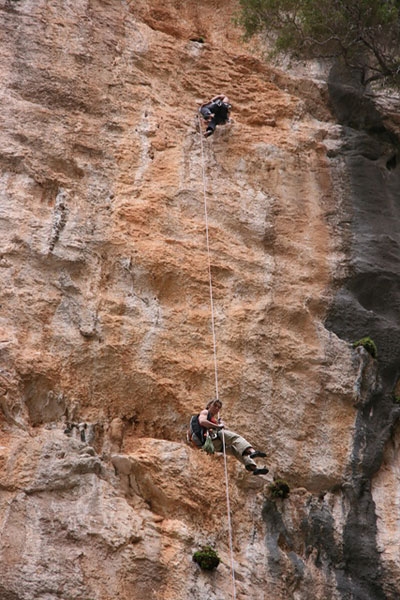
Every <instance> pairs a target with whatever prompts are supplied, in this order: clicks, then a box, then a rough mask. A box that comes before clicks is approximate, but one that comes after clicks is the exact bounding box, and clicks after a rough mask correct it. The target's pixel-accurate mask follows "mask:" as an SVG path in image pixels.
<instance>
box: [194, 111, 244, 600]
mask: <svg viewBox="0 0 400 600" xmlns="http://www.w3.org/2000/svg"><path fill="white" fill-rule="evenodd" d="M197 117H198V120H199V131H200V140H201V158H202V161H201V162H202V172H203V196H204V218H205V225H206V243H207V261H208V281H209V288H210V309H211V329H212V337H213V350H214V373H215V397H216V398H219V393H218V362H217V338H216V335H215V319H214V300H213V288H212V276H211V254H210V237H209V233H208V210H207V186H206V172H205V160H204V144H203V134H202V131H201V120H200V115H199V114H198V115H197ZM221 431H222V451H223V454H224V475H225V491H226V511H227V518H228V531H229V550H230V557H231V577H232V598H233V600H236V579H235V564H234V561H233V537H232V521H231V503H230V499H229V480H228V464H227V460H226V447H225V433H224V430H223V429H222V430H221Z"/></svg>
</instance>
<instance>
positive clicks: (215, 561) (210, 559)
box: [193, 546, 221, 571]
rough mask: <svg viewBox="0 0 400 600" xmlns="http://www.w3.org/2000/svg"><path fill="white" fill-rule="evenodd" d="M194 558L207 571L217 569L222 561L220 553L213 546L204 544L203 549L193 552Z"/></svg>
mask: <svg viewBox="0 0 400 600" xmlns="http://www.w3.org/2000/svg"><path fill="white" fill-rule="evenodd" d="M193 560H194V562H195V563H197V564H198V565H199V567H200V568H201V569H204V570H205V571H212V569H216V568H217V567H218V565H219V563H220V562H221V560H220V558H219V556H218V554H217V553H216V551H215V550H214V549H213V548H211V546H203V548H202V549H201V550H197V552H195V553H194V554H193Z"/></svg>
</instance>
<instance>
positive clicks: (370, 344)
mask: <svg viewBox="0 0 400 600" xmlns="http://www.w3.org/2000/svg"><path fill="white" fill-rule="evenodd" d="M352 345H353V348H358V347H359V346H363V348H365V349H366V351H367V352H369V354H370V355H371V356H372V357H373V358H376V357H377V356H378V350H377V347H376V344H375V342H374V341H373V340H371V338H370V337H369V336H366V337H363V338H361V340H358V341H357V342H353V344H352Z"/></svg>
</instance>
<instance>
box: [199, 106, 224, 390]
mask: <svg viewBox="0 0 400 600" xmlns="http://www.w3.org/2000/svg"><path fill="white" fill-rule="evenodd" d="M198 120H199V129H200V140H201V159H202V161H201V163H202V172H203V196H204V220H205V225H206V244H207V262H208V285H209V289H210V308H211V330H212V338H213V351H214V374H215V397H216V398H219V395H218V362H217V338H216V335H215V319H214V300H213V289H212V277H211V256H210V236H209V233H208V211H207V186H206V173H205V160H204V144H203V135H202V131H201V122H200V115H198Z"/></svg>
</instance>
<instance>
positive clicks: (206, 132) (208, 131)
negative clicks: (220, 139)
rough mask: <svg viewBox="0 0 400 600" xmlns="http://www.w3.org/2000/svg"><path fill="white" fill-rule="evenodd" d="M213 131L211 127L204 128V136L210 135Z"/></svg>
mask: <svg viewBox="0 0 400 600" xmlns="http://www.w3.org/2000/svg"><path fill="white" fill-rule="evenodd" d="M213 133H214V132H213V130H212V129H206V130H205V132H204V137H209V136H210V135H212V134H213Z"/></svg>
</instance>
